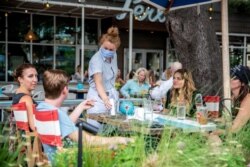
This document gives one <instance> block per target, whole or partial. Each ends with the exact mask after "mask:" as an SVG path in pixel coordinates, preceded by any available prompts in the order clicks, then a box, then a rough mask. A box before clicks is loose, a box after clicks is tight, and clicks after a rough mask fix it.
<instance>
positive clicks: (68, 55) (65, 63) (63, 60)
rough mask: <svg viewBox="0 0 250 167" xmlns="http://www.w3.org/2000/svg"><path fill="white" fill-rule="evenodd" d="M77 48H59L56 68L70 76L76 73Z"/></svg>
mask: <svg viewBox="0 0 250 167" xmlns="http://www.w3.org/2000/svg"><path fill="white" fill-rule="evenodd" d="M74 67H75V47H67V46H58V47H57V49H56V68H57V69H62V70H64V71H66V72H67V74H68V75H73V74H74V73H75V68H74Z"/></svg>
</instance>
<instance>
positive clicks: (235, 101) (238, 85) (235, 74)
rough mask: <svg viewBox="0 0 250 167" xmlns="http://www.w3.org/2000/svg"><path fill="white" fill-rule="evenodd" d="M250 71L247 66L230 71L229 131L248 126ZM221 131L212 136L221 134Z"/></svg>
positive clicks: (236, 130)
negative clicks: (230, 104)
mask: <svg viewBox="0 0 250 167" xmlns="http://www.w3.org/2000/svg"><path fill="white" fill-rule="evenodd" d="M249 79H250V69H249V67H247V66H242V65H239V66H236V67H234V68H232V69H231V92H232V106H233V107H232V116H233V123H232V126H231V128H230V131H231V132H233V133H235V132H239V131H240V130H241V129H242V128H243V127H247V125H248V126H249V125H250V124H249V122H250V121H249V120H250V86H249V83H250V82H249ZM223 133H224V131H223V130H218V131H215V132H213V134H223Z"/></svg>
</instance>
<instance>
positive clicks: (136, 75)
mask: <svg viewBox="0 0 250 167" xmlns="http://www.w3.org/2000/svg"><path fill="white" fill-rule="evenodd" d="M142 71H143V72H144V73H145V80H144V82H146V83H149V79H148V70H147V69H146V68H143V67H140V68H138V69H137V70H136V72H135V75H134V77H133V79H134V80H136V81H139V79H138V76H139V73H140V72H142Z"/></svg>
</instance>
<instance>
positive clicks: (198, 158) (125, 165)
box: [54, 128, 250, 167]
mask: <svg viewBox="0 0 250 167" xmlns="http://www.w3.org/2000/svg"><path fill="white" fill-rule="evenodd" d="M158 137H159V136H158ZM249 137H250V133H249V128H246V129H245V130H243V131H241V132H240V133H237V134H235V135H228V136H225V137H224V138H223V142H222V143H221V144H217V143H216V142H211V140H209V139H208V134H207V133H184V132H183V131H182V130H180V129H171V128H166V129H165V130H164V132H163V134H162V136H161V140H160V141H159V142H158V143H154V141H155V140H154V137H149V136H148V135H140V134H134V138H135V139H136V141H135V143H132V144H129V145H127V146H126V147H125V148H124V147H121V146H120V147H118V149H116V150H110V149H108V148H107V147H106V148H105V147H103V148H101V147H100V148H92V147H89V148H86V147H85V148H84V151H83V164H84V166H88V167H134V166H139V167H140V166H142V167H207V166H214V167H236V166H237V167H244V166H246V164H247V162H248V163H249V159H247V158H248V157H249V155H250V154H249V153H250V144H249ZM150 144H151V145H150ZM149 145H150V146H149ZM54 166H62V167H64V166H65V167H66V166H67V167H68V166H77V149H76V148H74V149H70V150H65V151H63V152H60V153H59V154H57V156H56V163H55V165H54Z"/></svg>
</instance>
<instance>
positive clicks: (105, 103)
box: [103, 98, 112, 110]
mask: <svg viewBox="0 0 250 167" xmlns="http://www.w3.org/2000/svg"><path fill="white" fill-rule="evenodd" d="M103 102H104V105H105V107H106V108H107V109H108V110H110V109H111V108H112V104H111V103H110V100H109V98H107V99H105V100H104V101H103Z"/></svg>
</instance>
